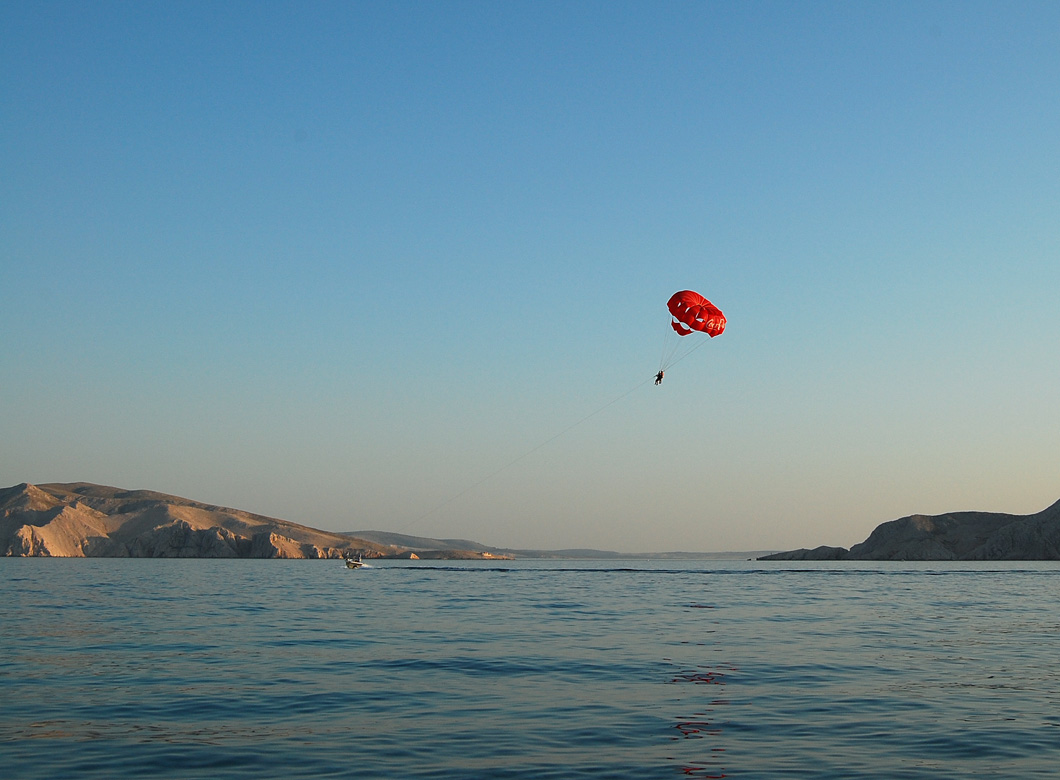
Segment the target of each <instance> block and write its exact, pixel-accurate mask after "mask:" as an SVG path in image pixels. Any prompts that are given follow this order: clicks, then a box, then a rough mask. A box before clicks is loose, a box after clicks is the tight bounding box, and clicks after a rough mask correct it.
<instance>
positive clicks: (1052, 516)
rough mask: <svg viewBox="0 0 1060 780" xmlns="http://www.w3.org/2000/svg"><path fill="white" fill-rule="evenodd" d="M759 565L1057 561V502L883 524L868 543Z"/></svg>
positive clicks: (780, 556)
mask: <svg viewBox="0 0 1060 780" xmlns="http://www.w3.org/2000/svg"><path fill="white" fill-rule="evenodd" d="M758 560H760V561H1056V560H1060V501H1057V502H1056V503H1055V504H1053V505H1052V506H1050V507H1048V508H1046V509H1043V510H1042V511H1041V512H1036V513H1035V514H1031V515H1010V514H1003V513H998V512H950V513H947V514H942V515H910V516H908V517H902V518H899V519H898V520H891V521H889V522H886V523H882V524H880V525H878V526H877V527H876V529H875V530H874V531H873V532H872V533H871V534H870V535H869V537H868V539H866V540H865V541H864V542H861V543H860V544H855V545H854V546H853V547H851V548H850V549H849V550H848V549H846V548H845V547H827V546H821V547H815V548H812V549H805V548H803V549H799V550H790V551H788V552H781V553H774V554H772V555H764V556H761V557H760V558H758Z"/></svg>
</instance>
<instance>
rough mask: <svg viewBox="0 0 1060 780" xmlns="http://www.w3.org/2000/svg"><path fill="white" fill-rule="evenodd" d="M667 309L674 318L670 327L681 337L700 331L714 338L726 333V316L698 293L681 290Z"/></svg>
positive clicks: (673, 297) (668, 302) (672, 298)
mask: <svg viewBox="0 0 1060 780" xmlns="http://www.w3.org/2000/svg"><path fill="white" fill-rule="evenodd" d="M666 308H668V309H669V310H670V314H672V315H673V316H674V320H673V322H671V323H670V325H671V326H673V329H674V330H676V331H677V333H678V335H680V336H687V335H688V334H689V333H691V332H692V331H694V330H698V331H701V332H703V333H706V334H707V335H708V336H710V337H711V338H714V337H715V336H717V335H718V334H719V333H722V332H724V331H725V315H724V314H722V313H721V309H719V308H718V307H717V306H715V305H714V304H713V303H711V302H710V301H708V300H707V299H706V298H704V297H703V296H702V295H700V294H699V293H697V292H692V291H691V290H681V292H676V293H674V294H673V295H672V296H671V297H670V300H669V301H667V303H666Z"/></svg>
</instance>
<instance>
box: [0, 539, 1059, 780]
mask: <svg viewBox="0 0 1060 780" xmlns="http://www.w3.org/2000/svg"><path fill="white" fill-rule="evenodd" d="M1058 767H1060V566H1057V565H1056V564H1028V563H1021V564H978V565H970V564H945V565H944V564H931V565H925V564H888V565H873V564H851V563H845V564H844V563H830V564H784V563H750V562H728V561H697V562H692V563H689V562H684V561H681V562H673V561H667V562H661V561H660V562H649V563H642V562H636V563H627V562H619V563H616V562H614V561H607V562H583V561H547V562H545V561H526V562H522V561H516V562H473V563H466V564H465V563H457V564H453V565H433V564H432V563H428V562H401V563H391V564H385V563H381V564H377V565H375V566H373V567H371V568H365V569H362V570H359V571H348V570H346V569H345V568H344V567H343V565H342V563H341V562H340V561H231V560H229V561H207V560H100V559H94V560H74V559H3V560H0V768H2V769H0V773H2V774H3V776H4V777H9V778H72V777H77V778H81V779H83V778H101V779H102V778H107V779H108V780H111V779H113V778H148V777H157V778H192V777H201V778H328V777H351V778H352V777H357V778H678V777H699V778H708V777H730V778H763V777H764V778H773V777H799V778H969V777H996V778H1025V777H1026V778H1031V777H1041V778H1046V777H1049V778H1055V777H1057V776H1058V773H1060V769H1058Z"/></svg>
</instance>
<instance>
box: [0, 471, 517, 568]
mask: <svg viewBox="0 0 1060 780" xmlns="http://www.w3.org/2000/svg"><path fill="white" fill-rule="evenodd" d="M0 555H3V556H9V557H10V556H20V557H30V556H33V557H66V558H342V557H344V556H346V555H353V556H357V555H360V556H362V557H364V558H451V559H452V558H459V559H476V558H482V559H490V558H498V557H503V556H500V555H495V554H492V553H490V552H489V551H486V550H459V549H449V550H430V549H423V548H420V549H416V550H413V549H409V548H407V547H404V546H401V545H396V544H385V543H384V544H380V543H376V542H372V541H370V540H368V539H361V538H357V537H356V536H353V535H350V534H343V533H335V532H332V531H320V530H318V529H316V528H310V527H308V526H304V525H298V524H297V523H291V522H288V521H286V520H278V519H276V518H273V517H264V516H262V515H256V514H252V513H250V512H243V511H241V510H238V509H229V508H228V507H221V506H215V505H213V504H205V503H202V502H199V501H191V500H189V499H186V498H180V497H178V496H170V495H166V494H164V493H155V492H153V491H150V490H123V489H121V488H114V487H106V486H104V485H93V484H91V483H88V482H73V483H69V484H48V485H31V484H29V483H23V484H21V485H15V486H14V487H10V488H4V489H0Z"/></svg>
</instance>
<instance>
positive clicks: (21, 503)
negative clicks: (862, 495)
mask: <svg viewBox="0 0 1060 780" xmlns="http://www.w3.org/2000/svg"><path fill="white" fill-rule="evenodd" d="M0 554H2V555H4V556H7V557H68V558H307V559H311V558H317V559H338V558H343V557H346V556H350V555H353V556H361V557H363V558H423V559H448V560H457V559H459V560H479V559H481V560H496V559H502V560H503V559H510V558H600V559H610V558H618V559H622V558H625V559H649V558H651V559H663V560H666V559H671V560H682V559H686V560H687V559H741V560H746V559H757V560H761V561H826V560H831V561H844V560H847V561H859V560H861V561H866V560H871V561H1020V560H1025V561H1052V560H1060V501H1057V502H1056V503H1055V504H1053V505H1052V506H1050V507H1048V508H1047V509H1044V510H1042V511H1041V512H1037V513H1035V514H1031V515H1010V514H1002V513H994V512H953V513H949V514H943V515H910V516H909V517H903V518H900V519H898V520H892V521H889V522H886V523H882V524H881V525H879V526H877V527H876V529H875V530H874V531H873V532H872V534H871V535H870V536H869V538H868V539H866V540H865V541H864V542H862V543H861V544H856V545H854V546H853V547H851V548H850V549H849V550H848V549H846V548H844V547H828V546H821V547H815V548H813V549H805V548H803V549H799V550H791V551H788V552H779V553H772V554H764V553H762V552H713V553H695V552H644V553H618V552H611V551H608V550H594V549H565V550H518V549H507V548H497V547H489V546H486V545H483V544H479V543H478V542H473V541H470V540H467V539H431V538H428V537H418V536H407V535H404V534H396V533H388V532H385V531H349V532H341V533H340V532H335V531H321V530H319V529H316V528H310V527H309V526H304V525H299V524H297V523H292V522H289V521H287V520H279V519H276V518H272V517H265V516H263V515H257V514H253V513H251V512H244V511H242V510H238V509H230V508H228V507H221V506H216V505H214V504H207V503H203V502H200V501H192V500H190V499H186V498H180V497H178V496H171V495H167V494H165V493H157V492H154V491H150V490H124V489H122V488H116V487H107V486H105V485H96V484H92V483H89V482H72V483H53V484H41V485H33V484H30V483H27V482H24V483H22V484H20V485H15V486H13V487H9V488H3V489H0Z"/></svg>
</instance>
